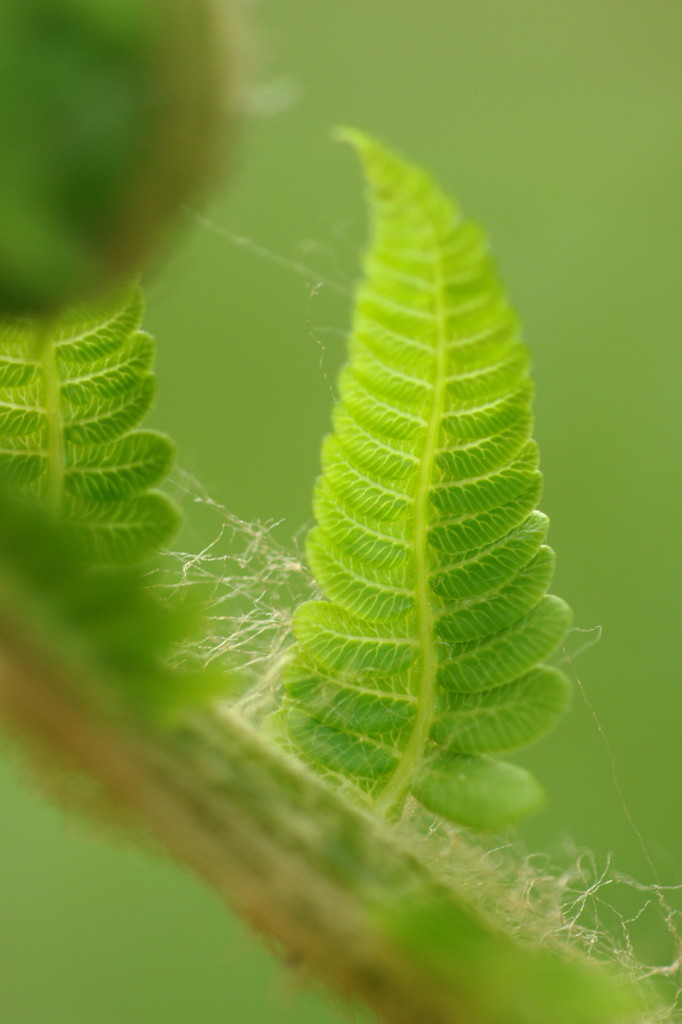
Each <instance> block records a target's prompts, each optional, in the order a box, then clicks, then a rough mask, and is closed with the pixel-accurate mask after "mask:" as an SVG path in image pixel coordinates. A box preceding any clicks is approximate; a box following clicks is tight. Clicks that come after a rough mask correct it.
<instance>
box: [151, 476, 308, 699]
mask: <svg viewBox="0 0 682 1024" xmlns="http://www.w3.org/2000/svg"><path fill="white" fill-rule="evenodd" d="M173 484H174V486H175V490H176V494H177V497H178V498H179V500H180V501H181V502H182V503H183V504H185V505H186V504H187V503H188V502H191V503H192V504H194V505H199V506H201V507H202V509H203V510H204V511H205V512H207V513H208V514H209V516H210V519H211V522H212V524H213V526H212V529H213V530H214V534H215V535H214V538H213V540H211V541H210V543H208V544H207V545H206V546H205V547H203V548H202V549H201V550H200V551H198V552H196V553H190V552H186V551H173V552H171V553H170V554H169V556H168V557H169V559H170V563H171V564H170V567H169V568H168V570H167V571H166V573H165V574H164V584H163V585H164V588H166V589H168V590H170V591H178V590H183V589H186V588H192V589H193V590H196V591H197V592H198V594H199V596H200V599H201V602H202V604H203V605H204V606H205V607H206V608H207V609H208V613H207V614H206V615H205V616H204V619H203V624H202V627H203V628H202V629H201V630H200V631H199V634H198V636H197V637H196V638H195V639H194V640H193V641H190V642H188V643H187V644H185V645H184V646H183V649H182V651H181V656H182V660H183V661H184V662H185V663H187V662H188V661H189V662H194V663H196V664H197V665H201V666H202V667H208V666H212V667H214V668H218V667H220V668H224V669H225V670H226V671H228V672H229V671H232V672H233V673H234V674H238V676H239V682H240V686H239V690H240V692H241V693H242V697H241V698H240V699H239V703H240V710H242V711H244V712H248V713H249V714H250V715H251V716H257V717H260V715H261V714H262V713H264V710H263V709H262V708H261V710H260V711H258V708H259V707H260V705H264V708H265V710H267V705H268V704H270V705H272V704H274V699H275V697H274V689H275V687H276V685H277V683H278V679H279V676H280V669H281V664H282V659H283V657H284V654H285V652H286V649H287V648H288V647H289V645H290V644H291V642H292V637H291V618H292V613H293V610H294V609H295V608H296V607H297V606H298V605H299V604H301V603H302V602H303V601H304V600H307V599H308V598H310V597H312V596H313V595H314V593H315V585H314V582H313V579H312V576H311V574H310V572H309V571H308V569H307V567H306V566H305V563H304V561H303V558H302V555H301V553H300V551H299V550H298V542H297V540H296V538H294V539H293V540H292V545H291V549H290V548H288V547H286V546H285V545H283V544H281V543H280V542H279V541H277V540H276V539H275V537H274V536H273V530H274V529H275V527H276V526H278V525H279V524H278V523H275V522H266V523H258V522H256V523H248V522H245V521H244V520H242V519H240V518H239V517H238V516H236V515H234V514H233V513H231V512H230V511H229V510H228V509H226V508H225V507H224V506H223V505H221V504H219V503H218V502H217V501H215V500H214V499H213V498H211V497H210V495H209V494H208V493H207V492H206V491H205V489H204V488H203V487H202V486H201V485H200V484H199V483H198V481H197V480H195V479H194V478H193V477H192V476H191V475H190V474H188V473H186V472H184V471H182V470H175V472H174V474H173Z"/></svg>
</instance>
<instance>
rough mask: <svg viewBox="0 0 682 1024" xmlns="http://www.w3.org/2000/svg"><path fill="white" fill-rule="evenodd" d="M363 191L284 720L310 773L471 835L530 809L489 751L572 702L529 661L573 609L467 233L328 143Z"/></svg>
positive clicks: (499, 302)
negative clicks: (359, 177) (411, 805)
mask: <svg viewBox="0 0 682 1024" xmlns="http://www.w3.org/2000/svg"><path fill="white" fill-rule="evenodd" d="M343 134H344V136H345V138H346V139H348V140H350V141H351V142H352V143H353V144H354V145H355V147H356V148H357V150H358V151H359V154H360V156H361V158H362V161H363V163H364V167H365V171H366V174H367V177H368V179H369V183H370V186H371V204H372V208H373V212H374V241H373V245H372V248H371V250H370V252H369V254H368V256H367V258H366V266H365V269H366V280H365V281H364V282H363V283H362V284H361V285H360V287H359V290H358V293H357V303H356V311H355V317H354V324H353V330H352V335H351V339H350V358H349V362H348V365H347V366H346V368H345V369H344V371H343V372H342V375H341V379H340V385H339V392H340V402H339V404H338V405H337V407H336V409H335V410H334V433H333V434H332V435H331V436H330V437H328V438H327V439H326V441H325V444H324V448H323V476H322V477H321V478H320V480H319V481H318V484H317V489H316V494H315V500H314V511H315V517H316V520H317V526H316V527H315V528H314V529H313V530H312V532H311V534H310V536H309V539H308V558H309V562H310V565H311V567H312V570H313V573H314V575H315V577H316V579H317V582H318V584H319V586H320V589H321V591H322V593H323V599H322V600H316V601H311V602H308V603H306V604H304V605H303V606H302V607H301V608H299V609H298V612H297V613H296V616H295V620H294V634H295V638H296V644H295V646H294V648H293V652H292V655H291V658H290V661H289V664H288V666H287V669H286V673H285V691H286V693H285V700H284V705H283V709H282V718H283V719H284V722H285V723H286V730H287V734H288V737H289V742H291V743H293V745H294V746H295V747H296V748H297V749H298V750H299V752H300V753H301V754H302V755H303V757H304V759H305V760H307V761H308V762H309V763H311V764H313V765H314V766H316V767H317V768H318V769H320V770H322V771H324V772H325V773H326V774H328V775H331V776H332V777H335V779H336V780H337V781H338V782H339V783H340V784H341V785H342V786H344V787H345V788H350V789H352V790H354V791H355V792H356V794H358V795H359V796H360V797H361V798H362V799H363V800H365V801H366V802H371V804H372V805H373V806H374V808H375V809H376V810H378V811H379V812H381V813H385V814H388V815H395V814H398V813H400V809H401V808H402V806H403V804H404V802H405V800H406V798H407V797H408V796H409V795H410V794H411V795H413V796H414V797H416V798H417V799H418V800H419V801H420V802H421V803H422V804H424V805H425V806H426V807H427V808H429V809H430V810H432V811H435V812H436V813H439V814H441V815H443V816H444V817H446V818H448V819H450V820H452V821H455V822H458V823H461V824H464V825H469V826H472V827H475V828H485V829H495V828H498V827H501V826H503V825H505V824H507V823H509V822H511V821H514V820H516V819H518V818H520V817H522V816H524V815H525V814H527V813H530V812H532V811H534V810H536V809H537V808H538V807H539V806H540V805H541V804H542V802H543V791H542V789H541V787H540V786H539V784H538V783H537V782H536V780H535V779H534V778H533V776H531V775H530V773H528V772H527V771H525V770H524V769H522V768H520V767H518V766H516V765H512V764H508V763H506V762H504V761H499V760H497V759H495V758H494V757H493V756H492V755H495V754H497V753H500V752H506V751H511V750H514V749H517V748H519V747H521V746H524V745H526V744H528V743H530V742H531V741H533V740H535V739H536V738H538V737H539V736H540V735H541V734H543V733H545V732H546V731H547V730H548V729H549V728H550V727H551V726H552V725H553V724H554V722H555V720H556V719H557V717H558V716H559V715H560V714H561V712H562V711H563V710H564V707H565V705H566V702H567V685H566V681H565V679H564V677H563V676H562V674H561V673H560V672H559V671H558V670H556V669H555V668H551V667H549V666H545V665H542V664H540V663H541V662H542V660H543V659H545V658H547V657H548V656H549V655H550V654H551V653H552V652H553V651H554V650H555V648H556V647H557V645H558V644H559V643H560V641H561V639H562V637H563V636H564V634H565V632H566V630H567V628H568V625H569V621H570V612H569V609H568V608H567V606H566V605H565V604H564V603H563V602H562V601H560V600H559V599H558V598H556V597H552V596H546V590H547V587H548V585H549V582H550V579H551V575H552V571H553V564H554V556H553V553H552V551H551V550H550V548H548V547H547V546H546V545H545V544H544V543H543V542H544V539H545V535H546V532H547V519H546V517H545V516H543V515H542V514H541V513H539V512H536V511H535V507H536V504H537V501H538V497H539V495H540V487H541V477H540V474H539V472H538V453H537V447H536V445H535V443H534V442H533V441H532V440H531V439H530V433H531V429H532V417H531V385H530V380H529V365H528V363H529V360H528V353H527V350H526V347H525V346H524V344H523V343H522V342H521V340H520V338H519V330H518V325H517V321H516V318H515V316H514V314H513V312H512V311H511V309H510V308H509V306H508V304H507V301H506V299H505V296H504V294H503V292H502V289H501V286H500V284H499V282H498V280H497V277H496V274H495V270H494V267H493V265H492V262H491V259H490V256H489V254H488V251H487V248H486V244H485V240H484V238H483V235H482V233H481V231H480V229H479V228H478V227H477V226H476V225H475V224H473V223H471V222H469V221H465V220H462V219H461V218H460V216H459V213H458V212H457V210H456V209H454V208H453V206H452V205H451V203H450V202H449V201H448V200H447V198H446V197H444V196H443V195H442V194H441V193H440V192H439V191H438V190H437V189H436V187H435V186H434V185H433V183H432V182H431V181H430V179H429V178H428V177H427V176H426V175H425V174H424V173H423V172H422V171H420V170H418V169H417V168H414V167H412V166H410V165H408V164H406V163H404V162H403V161H402V160H401V159H399V158H397V157H396V156H394V155H393V154H391V153H389V152H387V151H386V150H384V149H383V148H382V147H380V146H379V145H378V144H377V143H375V142H374V141H372V140H371V139H369V138H368V137H366V136H364V135H362V134H360V133H358V132H355V131H349V132H344V133H343Z"/></svg>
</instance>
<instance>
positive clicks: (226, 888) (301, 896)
mask: <svg viewBox="0 0 682 1024" xmlns="http://www.w3.org/2000/svg"><path fill="white" fill-rule="evenodd" d="M0 652H1V660H0V714H2V715H3V717H5V719H6V720H7V721H8V722H9V723H10V724H11V725H12V726H13V727H14V728H15V729H17V730H19V731H20V732H21V734H22V735H24V736H26V737H28V738H29V740H30V741H31V742H32V743H33V744H34V745H35V742H36V740H37V741H38V745H39V749H40V752H41V755H42V756H43V757H44V754H45V750H46V749H47V752H48V753H50V754H51V755H52V756H57V757H58V758H59V759H60V760H61V761H62V762H64V761H66V763H67V764H68V765H70V766H71V767H75V768H76V769H78V770H79V771H81V772H86V773H88V774H89V775H91V776H93V777H94V778H95V779H97V780H98V782H99V783H100V786H101V788H102V790H103V793H104V795H105V797H106V798H107V799H108V801H109V802H110V803H112V804H114V805H115V806H117V807H119V808H120V809H122V810H124V811H125V812H126V814H128V815H130V814H132V815H133V816H134V818H135V819H136V820H137V821H138V822H140V824H141V825H142V826H143V827H144V829H145V831H146V832H147V833H148V832H150V831H151V832H152V834H154V835H156V837H157V838H158V839H159V840H160V841H161V842H162V843H163V844H164V845H165V847H166V848H167V850H168V851H169V852H170V853H171V854H172V855H173V856H175V857H176V858H178V859H179V860H180V861H181V862H184V863H185V864H188V865H189V866H190V867H191V868H193V869H194V870H195V871H196V872H197V873H198V874H199V875H200V876H201V877H203V878H204V879H205V880H206V881H207V882H208V883H209V884H210V885H212V886H213V887H214V888H215V889H216V890H217V891H218V892H219V893H220V894H221V896H223V898H224V899H225V900H226V901H227V902H228V903H229V905H230V906H231V907H233V908H234V909H235V910H236V911H238V912H239V913H240V914H242V915H243V916H244V917H245V918H246V919H247V920H248V921H249V922H250V923H251V924H252V925H253V926H255V927H256V928H257V929H258V930H259V931H261V932H264V933H266V934H267V935H269V936H272V937H274V938H275V939H276V940H278V941H279V942H281V943H282V944H284V946H285V947H286V948H287V949H288V950H290V951H291V952H292V954H293V955H294V956H295V958H296V959H297V960H299V961H302V962H303V963H305V964H307V965H308V966H309V967H310V968H311V969H312V970H314V971H315V972H316V973H317V974H318V975H319V976H320V977H321V978H322V979H324V980H325V981H326V982H328V983H329V984H330V985H331V986H333V987H334V988H335V989H337V990H340V991H342V992H344V993H346V994H351V995H353V996H357V997H359V998H361V999H363V1000H365V1001H366V1003H367V1004H368V1005H369V1006H370V1007H372V1008H373V1009H374V1010H375V1011H376V1012H377V1013H378V1014H379V1015H380V1016H381V1017H382V1018H383V1019H385V1020H387V1021H392V1022H395V1024H426V1022H428V1024H517V1022H520V1021H522V1022H523V1024H546V1022H547V1021H548V1020H551V1021H552V1024H607V1022H608V1024H616V1021H617V1022H618V1024H621V1022H622V1021H623V1020H624V1019H625V1017H626V1016H627V1015H629V1014H630V1013H633V1012H637V1011H638V1008H639V998H638V996H637V995H636V994H635V992H634V990H633V989H632V988H631V987H630V986H629V985H628V984H626V983H622V982H621V981H618V980H616V979H615V978H613V977H612V976H611V975H609V974H607V973H606V972H603V971H601V970H600V969H598V968H596V967H595V966H594V965H591V964H588V963H586V962H583V961H580V960H576V961H575V962H573V961H570V962H569V961H566V962H564V961H562V960H560V959H558V958H556V957H552V956H550V955H547V954H546V953H542V952H541V951H538V950H536V949H532V948H524V947H523V946H521V945H519V944H517V943H516V942H514V941H512V940H511V939H510V938H509V937H508V936H507V935H506V934H504V932H503V931H502V930H501V929H499V928H497V927H496V926H495V925H494V924H492V923H491V922H490V921H488V920H487V919H486V918H485V917H483V916H481V915H480V914H479V913H477V912H476V911H475V909H474V908H472V907H471V906H470V905H469V903H468V901H467V900H466V899H465V898H464V897H463V896H462V894H460V893H458V892H457V891H456V890H454V889H453V888H451V887H450V886H449V885H447V884H445V882H444V881H443V880H442V879H440V878H439V877H438V873H437V871H434V869H433V868H432V867H429V866H428V863H425V862H423V861H422V860H421V859H420V858H418V857H417V856H415V854H414V853H412V852H411V851H410V849H409V848H407V847H406V846H405V845H404V838H403V837H402V836H401V834H400V833H397V832H395V830H394V829H393V828H392V827H391V826H387V825H386V824H385V823H383V822H381V821H380V820H377V819H373V818H371V817H370V816H368V815H366V814H364V813H362V812H361V811H359V810H357V809H355V808H353V807H351V806H350V805H348V804H347V803H346V802H345V801H343V800H342V799H341V798H340V797H339V796H338V795H337V794H336V793H334V792H332V791H331V790H329V789H327V788H326V787H325V786H324V785H323V784H322V783H321V782H319V781H318V780H316V779H315V778H312V777H311V776H309V775H308V773H307V772H305V771H304V770H303V769H302V768H301V766H300V765H298V764H297V762H294V761H292V760H290V759H288V758H287V757H285V756H284V755H282V754H281V753H280V752H277V751H275V750H273V749H272V748H270V747H268V746H267V745H266V744H264V742H263V741H262V740H261V739H260V738H259V737H258V736H257V735H256V734H254V733H253V732H252V731H251V730H250V729H249V728H247V727H246V726H245V725H244V724H243V723H241V722H240V721H239V720H238V719H237V718H235V717H234V716H232V715H218V714H211V713H203V714H198V713H194V714H193V715H191V716H189V717H187V718H186V719H185V720H184V721H182V722H181V723H179V724H178V725H177V726H176V727H175V728H174V729H172V730H151V729H149V728H146V727H145V728H143V727H142V726H140V725H139V724H138V723H136V722H135V721H134V720H132V719H131V718H130V717H129V716H128V715H127V714H125V713H124V712H122V711H121V709H120V707H118V705H117V703H116V701H115V700H114V699H113V698H112V693H111V691H108V690H107V689H106V688H103V687H102V686H101V683H100V685H95V686H93V682H94V683H97V681H96V680H93V679H92V678H89V679H88V678H86V674H85V673H84V672H83V671H82V670H81V668H79V667H78V666H77V665H76V664H75V663H70V662H68V661H67V660H65V658H64V655H63V654H59V653H58V650H57V648H56V647H53V645H52V644H51V643H50V642H49V640H41V641H40V642H39V641H38V640H37V639H36V630H35V629H34V628H30V629H29V628H27V623H26V622H25V621H23V620H22V619H21V618H20V617H19V616H17V614H16V612H15V609H14V608H13V606H12V604H11V603H10V602H9V601H8V600H7V598H6V597H5V595H4V594H2V593H0ZM521 1008H522V1009H521Z"/></svg>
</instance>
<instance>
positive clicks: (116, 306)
mask: <svg viewBox="0 0 682 1024" xmlns="http://www.w3.org/2000/svg"><path fill="white" fill-rule="evenodd" d="M142 311H143V301H142V294H141V292H140V290H139V288H136V287H135V288H126V289H124V290H122V291H119V292H118V293H117V294H116V295H114V296H112V297H111V298H109V299H108V300H106V301H101V302H98V303H93V304H91V305H89V306H80V307H77V308H75V309H73V310H70V311H67V312H66V313H64V314H63V315H62V316H60V317H59V318H57V319H55V320H53V321H51V322H48V323H41V322H38V321H32V320H19V319H15V320H10V321H5V322H3V323H2V324H0V474H2V477H3V479H4V480H5V481H6V482H7V483H9V484H11V485H12V486H13V487H14V488H15V489H16V490H18V491H19V493H20V494H21V495H23V496H24V497H28V496H30V497H33V498H36V499H38V500H39V501H40V502H41V503H43V504H45V505H46V506H47V507H48V508H49V509H50V511H52V512H53V513H54V514H55V515H56V516H57V517H58V518H59V519H62V520H63V521H64V522H65V523H66V524H68V526H69V527H70V529H71V531H72V532H73V534H74V537H75V539H76V541H77V543H78V544H79V546H80V548H81V550H82V552H83V553H84V554H85V555H86V557H87V558H88V559H89V560H91V561H93V562H95V563H98V564H108V563H130V562H136V561H138V560H140V559H142V558H145V557H147V556H148V555H149V554H152V553H153V552H154V551H155V550H157V549H158V548H159V547H161V546H162V545H163V544H165V543H166V542H167V541H168V540H169V539H170V537H171V536H172V535H173V534H174V532H175V530H176V528H177V525H178V515H177V511H176V509H175V507H174V505H173V504H172V503H171V502H170V501H169V499H168V498H167V497H166V496H165V495H163V494H161V493H159V492H158V491H155V490H153V489H151V490H150V488H154V487H155V485H156V484H157V483H159V482H160V481H161V480H162V479H163V478H164V477H165V476H166V474H167V473H168V470H169V469H170V466H171V464H172V461H173V446H172V444H171V442H170V441H169V439H168V438H167V437H165V436H164V435H162V434H157V433H155V432H153V431H148V430H137V429H135V428H136V427H137V425H138V423H139V422H140V421H141V420H142V418H143V417H144V416H145V414H146V413H147V412H148V411H149V408H150V406H151V404H152V402H153V399H154V393H155V381H154V377H153V375H152V372H151V368H152V363H153V360H154V342H153V340H152V339H151V338H150V337H149V336H148V335H147V334H144V333H143V332H141V331H140V329H139V327H140V322H141V319H142Z"/></svg>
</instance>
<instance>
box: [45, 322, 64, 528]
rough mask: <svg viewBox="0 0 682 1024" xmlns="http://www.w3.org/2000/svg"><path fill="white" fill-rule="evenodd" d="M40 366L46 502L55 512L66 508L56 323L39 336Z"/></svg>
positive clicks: (47, 325) (49, 324)
mask: <svg viewBox="0 0 682 1024" xmlns="http://www.w3.org/2000/svg"><path fill="white" fill-rule="evenodd" d="M39 352H40V369H41V372H42V375H43V386H44V392H43V394H44V403H45V424H46V435H47V436H46V455H47V470H46V477H45V502H46V505H47V507H48V508H49V510H50V511H51V512H52V513H53V514H54V515H57V516H58V515H59V514H60V513H61V511H62V501H63V498H64V473H65V461H64V420H63V417H62V407H61V382H60V377H59V367H58V365H57V350H56V346H55V344H54V340H53V338H52V324H51V323H50V322H48V323H47V324H46V325H45V327H44V328H43V331H42V334H41V337H40V339H39Z"/></svg>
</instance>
